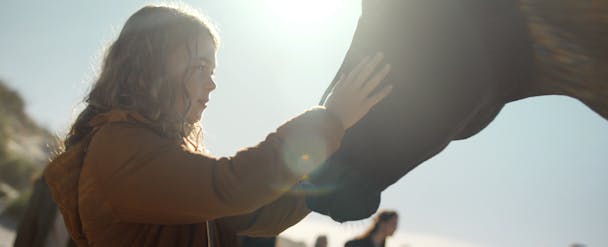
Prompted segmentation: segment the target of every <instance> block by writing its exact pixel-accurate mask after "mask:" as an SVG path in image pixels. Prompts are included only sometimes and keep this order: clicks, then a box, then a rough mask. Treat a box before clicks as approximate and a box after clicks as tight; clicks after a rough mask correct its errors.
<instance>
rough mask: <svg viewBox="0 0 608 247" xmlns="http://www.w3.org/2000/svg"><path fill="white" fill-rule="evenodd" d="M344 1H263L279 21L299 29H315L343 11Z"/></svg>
mask: <svg viewBox="0 0 608 247" xmlns="http://www.w3.org/2000/svg"><path fill="white" fill-rule="evenodd" d="M345 1H346V0H264V3H265V5H266V7H267V8H268V9H269V10H270V12H272V14H274V15H276V16H277V17H279V18H280V19H281V20H283V21H285V22H287V23H289V24H293V25H298V26H301V27H315V26H318V25H320V24H322V23H323V22H325V21H327V20H328V19H329V18H331V17H332V16H333V15H336V14H337V13H338V11H340V10H341V9H343V8H342V7H343V6H344V3H345Z"/></svg>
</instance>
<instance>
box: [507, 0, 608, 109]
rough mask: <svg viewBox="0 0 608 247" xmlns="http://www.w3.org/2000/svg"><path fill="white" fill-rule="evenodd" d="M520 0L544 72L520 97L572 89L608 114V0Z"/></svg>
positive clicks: (537, 67) (568, 92)
mask: <svg viewBox="0 0 608 247" xmlns="http://www.w3.org/2000/svg"><path fill="white" fill-rule="evenodd" d="M520 1H521V9H522V12H523V13H524V14H525V15H526V16H527V17H528V27H529V30H530V33H531V36H532V40H533V42H534V47H535V50H534V54H535V70H536V71H535V74H537V75H538V76H537V78H535V80H533V82H532V83H530V84H528V85H527V86H526V85H524V86H522V87H521V88H520V90H519V92H518V94H517V97H516V98H515V99H519V98H525V97H530V96H537V95H550V94H557V95H567V96H571V97H574V98H577V99H579V100H580V101H581V102H583V103H584V104H586V105H587V106H589V107H590V108H591V109H593V110H594V111H595V112H597V113H598V114H600V115H601V116H602V117H604V118H605V119H607V120H608V2H607V1H578V0H562V1H555V0H520Z"/></svg>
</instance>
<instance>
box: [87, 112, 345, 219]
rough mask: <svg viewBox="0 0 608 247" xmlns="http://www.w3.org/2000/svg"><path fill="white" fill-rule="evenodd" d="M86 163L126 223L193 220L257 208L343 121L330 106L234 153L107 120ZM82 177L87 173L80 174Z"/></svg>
mask: <svg viewBox="0 0 608 247" xmlns="http://www.w3.org/2000/svg"><path fill="white" fill-rule="evenodd" d="M104 128H107V129H105V130H104V129H103V128H102V129H100V130H99V132H98V133H97V135H96V136H95V137H94V138H93V140H92V141H91V144H90V145H89V149H88V150H89V151H88V153H87V155H86V158H85V161H84V166H85V169H86V168H87V166H89V167H90V169H93V170H92V171H93V172H92V174H94V175H92V177H93V179H95V181H96V183H97V184H98V185H99V187H100V188H101V191H102V193H103V194H104V196H105V197H106V199H107V201H108V204H109V205H110V206H111V207H112V209H113V211H114V213H115V215H116V216H117V218H118V219H119V220H121V221H125V222H134V223H149V224H190V223H200V222H203V221H205V220H209V219H217V218H222V217H227V216H234V215H242V214H247V213H252V212H253V211H255V210H257V209H259V208H260V207H262V206H264V205H266V204H269V203H270V202H272V201H274V200H276V199H278V198H279V197H280V196H281V195H282V194H283V193H285V192H286V191H287V190H289V188H291V187H292V186H293V185H294V184H295V183H297V182H298V181H299V180H300V179H301V178H302V177H303V176H305V175H306V174H307V173H308V172H310V171H311V170H312V169H314V168H316V167H317V166H318V165H319V164H321V163H322V162H323V161H324V160H325V159H326V158H327V157H328V156H329V155H331V154H332V153H333V152H335V150H336V149H337V148H338V146H339V144H340V141H341V139H342V136H343V135H344V127H343V126H342V124H341V123H340V121H339V120H338V119H337V118H336V117H335V116H334V115H333V114H331V113H329V112H328V111H327V110H325V108H323V107H318V108H314V109H312V110H309V111H307V112H305V113H303V114H301V115H300V116H298V117H295V118H293V119H292V120H290V121H288V122H287V123H285V124H284V125H282V126H281V127H279V128H278V129H277V131H276V132H274V133H271V134H270V135H268V136H267V138H266V139H265V140H264V141H263V142H261V143H260V144H258V145H257V146H255V147H252V148H248V149H244V150H241V151H239V152H238V153H237V154H236V155H235V156H233V157H229V158H220V159H216V158H211V157H207V156H204V155H201V154H197V153H191V152H189V151H186V150H185V149H183V148H181V147H179V146H178V145H175V144H174V143H173V142H171V141H169V140H167V139H165V138H162V137H160V136H158V135H156V134H155V133H154V132H151V131H149V130H147V131H146V130H143V128H142V127H139V126H132V127H125V126H119V127H116V126H114V127H113V126H112V125H110V126H107V127H104ZM81 179H83V178H82V177H81Z"/></svg>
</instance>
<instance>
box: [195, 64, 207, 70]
mask: <svg viewBox="0 0 608 247" xmlns="http://www.w3.org/2000/svg"><path fill="white" fill-rule="evenodd" d="M196 69H198V70H200V71H205V66H204V65H198V66H196Z"/></svg>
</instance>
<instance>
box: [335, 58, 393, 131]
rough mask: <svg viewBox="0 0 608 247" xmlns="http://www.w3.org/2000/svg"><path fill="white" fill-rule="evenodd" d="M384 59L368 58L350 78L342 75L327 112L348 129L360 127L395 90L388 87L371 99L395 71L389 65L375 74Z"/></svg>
mask: <svg viewBox="0 0 608 247" xmlns="http://www.w3.org/2000/svg"><path fill="white" fill-rule="evenodd" d="M383 58H384V55H383V54H382V53H378V54H376V55H375V56H374V57H373V58H371V59H370V58H369V57H366V58H364V59H363V60H362V61H361V63H359V64H358V65H357V66H355V68H354V69H353V70H352V71H351V72H350V73H348V75H347V76H346V77H345V76H344V74H342V75H341V76H340V79H339V80H338V82H337V83H336V85H335V86H334V88H333V89H332V91H331V93H330V94H329V96H328V98H327V101H325V108H326V109H327V110H329V111H330V112H332V113H334V114H335V115H336V116H337V117H338V118H339V119H340V120H342V124H343V125H344V128H345V129H348V128H350V127H351V126H353V125H354V124H355V123H357V122H358V121H359V120H360V119H361V118H363V116H365V114H367V112H369V110H370V109H371V108H372V107H373V106H374V105H376V104H377V103H378V102H380V101H382V99H384V97H386V96H387V95H388V94H389V93H390V92H391V90H392V89H393V87H392V85H390V86H384V87H383V88H382V89H381V90H379V91H377V92H376V93H375V94H373V95H370V93H371V92H374V91H375V90H376V88H377V87H378V85H380V82H382V80H384V78H385V77H386V76H387V75H388V73H389V71H390V70H391V66H390V65H389V64H385V65H384V67H383V68H382V69H381V70H380V71H378V72H377V73H375V74H373V72H374V71H375V70H376V67H378V65H379V64H380V62H381V61H382V59H383Z"/></svg>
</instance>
